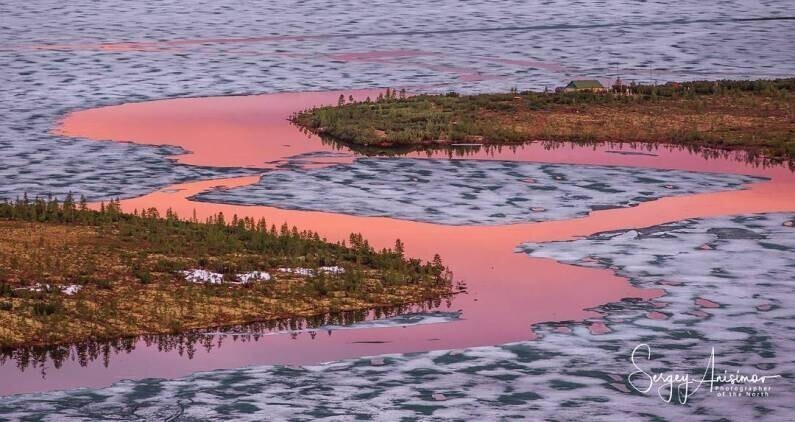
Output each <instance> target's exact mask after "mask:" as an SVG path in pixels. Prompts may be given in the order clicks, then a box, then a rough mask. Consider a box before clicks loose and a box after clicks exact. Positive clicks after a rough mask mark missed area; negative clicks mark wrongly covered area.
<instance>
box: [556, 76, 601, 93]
mask: <svg viewBox="0 0 795 422" xmlns="http://www.w3.org/2000/svg"><path fill="white" fill-rule="evenodd" d="M563 91H564V92H605V91H607V90H606V89H605V87H604V86H602V83H601V82H599V81H597V80H595V79H583V80H577V81H571V82H569V84H568V85H566V87H564V88H563Z"/></svg>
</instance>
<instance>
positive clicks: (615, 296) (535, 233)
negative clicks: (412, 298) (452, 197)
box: [0, 91, 795, 388]
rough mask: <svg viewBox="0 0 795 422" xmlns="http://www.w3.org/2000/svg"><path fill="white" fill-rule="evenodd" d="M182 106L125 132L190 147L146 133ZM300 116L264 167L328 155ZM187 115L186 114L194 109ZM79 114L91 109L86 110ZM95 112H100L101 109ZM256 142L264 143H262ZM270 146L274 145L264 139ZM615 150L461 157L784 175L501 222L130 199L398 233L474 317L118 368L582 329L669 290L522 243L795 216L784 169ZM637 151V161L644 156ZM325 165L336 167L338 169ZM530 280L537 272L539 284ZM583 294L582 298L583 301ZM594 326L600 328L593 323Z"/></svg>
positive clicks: (529, 149)
mask: <svg viewBox="0 0 795 422" xmlns="http://www.w3.org/2000/svg"><path fill="white" fill-rule="evenodd" d="M345 93H346V94H348V93H349V92H348V91H346V92H345ZM338 94H339V93H327V94H325V95H326V97H325V98H328V97H331V98H334V97H336V96H337V95H338ZM296 95H298V94H296ZM304 97H306V96H304ZM227 98H228V99H229V98H232V99H229V101H233V98H235V97H227ZM240 98H243V97H240ZM268 98H271V97H268V96H261V97H260V98H258V99H255V98H249V101H251V102H254V103H255V102H256V101H265V100H267V99H268ZM255 100H256V101H255ZM170 101H174V100H163V101H158V102H155V103H157V104H156V110H157V112H156V113H155V112H153V113H151V114H148V113H143V111H145V109H146V107H147V106H149V105H153V104H151V103H150V104H147V103H138V104H140V105H139V107H142V108H143V109H142V114H141V118H142V119H143V120H139V121H138V122H137V124H136V125H133V126H127V127H126V129H128V130H129V132H128V133H127V135H126V136H124V137H123V138H124V140H126V141H134V140H135V138H136V137H137V136H138V135H139V134H146V133H148V135H147V136H150V138H148V139H146V140H144V142H150V143H154V142H158V143H169V142H171V143H176V144H180V142H182V139H184V138H180V137H174V136H173V135H174V134H176V133H179V131H180V130H184V129H189V128H190V126H184V127H183V126H181V124H184V122H183V123H180V124H178V123H174V124H172V125H170V126H163V125H162V124H161V125H158V126H157V127H154V129H156V130H152V129H153V127H150V128H147V127H146V123H147V122H158V121H160V122H167V121H168V120H169V118H170V115H169V107H168V105H169V104H170V103H169V102H170ZM202 101H205V100H204V99H192V100H190V101H188V102H187V103H186V104H191V103H193V102H199V103H200V102H202ZM207 101H211V100H207ZM254 103H251V104H254ZM172 104H173V103H172ZM186 104H183V106H184V105H186ZM311 105H312V103H306V104H305V107H309V106H311ZM200 108H201V107H200ZM100 110H101V109H100ZM115 110H117V111H119V110H123V109H115ZM246 110H249V112H250V113H251V114H245V111H246ZM112 111H113V109H110V110H101V112H102V113H103V114H105V115H106V116H107V114H106V113H110V112H112ZM188 111H189V110H188ZM237 111H238V112H243V113H244V115H246V116H250V117H251V118H252V119H254V118H256V117H257V116H258V114H257V109H256V108H251V109H246V108H245V107H244V108H243V110H242V111H241V110H240V109H238V110H237ZM293 111H295V110H293V109H288V108H287V107H285V108H284V109H283V110H282V111H281V114H278V113H275V114H272V117H273V120H272V121H268V122H265V123H267V125H282V126H279V127H284V129H283V132H276V133H279V134H284V136H281V137H279V138H277V139H272V138H271V139H270V140H269V139H262V138H260V141H261V142H266V144H264V145H272V144H276V143H278V145H281V146H282V147H279V148H277V149H276V150H275V151H274V150H268V149H267V148H255V149H254V150H252V151H254V152H255V153H256V154H257V155H256V156H254V157H253V158H255V159H256V160H257V161H259V162H283V163H289V162H290V156H289V155H285V152H289V151H293V150H296V151H297V152H299V153H300V150H304V151H305V152H306V150H307V146H310V147H312V148H318V149H323V148H324V147H321V146H320V145H321V143H320V140H319V139H318V138H317V137H315V136H312V135H309V136H308V137H307V135H305V134H302V133H300V132H299V131H298V130H296V128H295V127H293V126H291V125H290V124H289V123H288V122H287V121H286V116H289V114H290V113H292V112H293ZM98 112H99V111H98ZM183 112H186V111H185V110H183ZM78 113H80V112H78ZM86 113H88V112H86ZM76 115H79V114H77V113H76ZM94 116H95V117H96V116H99V115H98V114H95V115H94ZM200 116H201V113H200ZM67 119H69V117H67ZM266 120H267V119H266ZM216 123H217V126H216V128H215V129H214V130H215V131H216V132H213V131H208V132H206V133H204V134H203V136H205V137H206V139H207V142H210V144H208V146H212V145H216V144H215V140H217V139H219V138H218V137H217V135H218V134H221V133H224V131H225V130H227V129H228V128H230V127H234V125H236V124H237V122H235V121H234V120H230V121H226V122H224V121H217V122H216ZM230 125H231V126H230ZM267 125H266V126H262V127H258V128H257V130H263V131H266V130H268V127H273V126H267ZM166 127H168V131H163V130H161V129H163V128H166ZM158 128H159V129H158ZM147 131H149V132H147ZM74 135H75V136H85V137H89V138H91V136H89V135H90V131H84V132H78V133H74ZM100 138H102V137H100ZM103 139H104V138H103ZM248 139H249V141H251V140H252V138H248ZM234 140H235V138H234V137H229V138H225V139H224V141H225V143H224V149H225V150H233V149H234V148H235V143H234ZM244 140H245V138H244ZM250 145H251V144H250ZM259 145H260V146H263V144H259ZM285 145H289V146H285ZM183 147H184V145H183ZM615 148H616V147H615V146H607V145H606V146H589V147H574V146H572V147H567V148H563V149H557V150H548V149H546V148H545V147H544V146H543V145H541V144H535V145H528V146H525V147H523V148H519V149H512V150H507V149H506V150H500V151H475V152H474V153H473V154H472V155H469V156H467V157H464V158H461V157H452V159H454V160H455V159H474V160H515V161H538V162H563V163H565V162H569V163H574V164H601V165H613V166H614V165H628V166H641V167H653V168H675V169H685V170H696V171H704V170H707V171H716V172H727V173H742V174H749V175H756V176H762V177H770V178H771V179H772V180H770V181H767V182H761V183H754V184H752V185H750V186H747V187H746V189H744V190H739V191H728V192H719V193H705V194H699V195H692V196H680V197H667V198H663V199H658V200H655V201H652V202H645V203H642V204H640V205H638V206H637V207H634V208H628V209H616V210H605V211H596V212H592V213H590V214H589V215H588V216H585V217H582V218H577V219H573V220H565V221H551V222H544V223H531V224H518V225H510V226H492V227H478V226H474V227H470V226H461V227H444V226H438V225H435V224H428V223H414V222H409V221H403V220H394V219H390V218H384V217H373V218H367V217H356V216H349V215H342V214H330V213H322V212H316V211H290V210H282V209H277V208H272V207H263V206H232V205H220V204H211V203H202V202H193V201H191V200H190V199H189V198H190V197H191V196H193V195H196V194H198V193H200V192H203V191H206V190H207V189H210V188H211V187H216V186H226V187H235V186H245V185H248V184H252V183H255V182H257V181H258V180H259V177H258V176H245V177H239V178H231V179H220V180H206V181H199V182H189V183H182V184H178V185H173V186H169V187H167V188H164V189H161V190H160V191H157V192H153V193H151V194H148V195H144V196H142V197H138V198H131V199H128V200H123V201H122V202H121V206H122V208H123V209H125V210H134V209H144V208H149V207H155V208H158V209H160V210H161V211H162V212H165V209H167V208H172V209H174V210H175V211H176V212H177V213H179V214H180V215H191V214H192V213H193V212H194V211H195V212H196V214H197V216H198V217H199V218H203V217H204V216H208V215H212V214H214V213H216V212H218V211H223V212H224V213H225V214H228V215H232V214H238V216H240V217H244V216H250V217H253V218H259V217H265V218H266V219H268V221H274V222H282V221H284V222H288V223H290V224H295V225H297V226H299V227H301V228H303V229H312V230H317V231H319V232H320V233H321V235H323V236H325V237H327V238H329V239H330V240H335V239H342V238H344V236H347V233H350V232H351V231H357V232H362V233H363V234H364V235H365V238H367V239H368V240H370V241H371V243H372V244H373V245H374V246H376V247H381V246H390V245H391V244H392V242H393V241H394V238H395V237H396V235H398V236H399V237H400V238H401V240H403V241H404V243H405V244H406V252H407V254H408V255H409V256H414V257H431V256H432V255H433V254H434V253H436V252H439V253H440V254H442V255H443V256H444V257H445V262H446V263H447V264H448V265H449V266H450V267H451V268H452V270H453V271H454V272H455V273H456V274H462V275H464V277H463V278H464V281H465V282H466V283H467V285H468V288H469V291H470V293H469V294H467V295H463V296H459V297H456V298H455V300H454V301H453V303H452V305H451V306H452V308H453V309H462V310H463V311H464V312H463V315H462V316H463V317H462V319H461V320H459V321H455V322H451V323H449V324H444V326H445V327H444V330H439V329H438V328H434V327H429V326H413V327H406V328H400V327H395V328H377V329H369V328H368V329H361V330H349V331H348V332H335V333H334V335H333V336H330V337H324V338H322V339H320V338H319V339H308V338H305V337H299V338H298V339H295V340H294V339H291V338H290V337H289V336H272V338H269V339H268V343H267V344H268V348H267V349H264V350H257V349H252V348H251V347H250V346H246V345H233V346H231V347H227V348H225V349H224V350H219V351H215V352H214V353H213V354H212V355H210V354H209V353H208V354H202V355H199V356H196V357H194V359H193V361H190V363H188V362H184V363H180V364H172V365H169V366H168V367H163V366H159V367H156V368H151V367H148V366H147V365H145V364H144V360H143V359H145V356H147V354H148V353H151V352H147V350H148V348H147V347H146V346H145V345H140V346H139V347H140V349H137V351H136V352H134V353H132V354H131V355H127V356H125V357H124V358H123V359H122V362H120V363H119V364H118V366H126V367H128V368H136V369H135V370H136V371H137V374H136V376H135V377H136V378H137V377H145V376H147V374H155V373H156V374H158V375H157V376H163V377H177V376H181V375H185V374H187V373H190V372H194V371H196V370H202V369H214V368H219V367H223V368H232V367H239V366H243V365H250V364H267V363H289V364H304V363H313V362H314V363H317V362H324V361H329V360H338V359H345V358H353V357H357V356H366V355H378V354H383V353H400V352H416V351H423V350H436V349H441V348H457V347H471V346H480V345H494V344H504V343H509V342H513V341H524V340H529V339H533V338H535V334H534V333H533V330H532V329H531V326H532V325H534V324H536V323H541V322H548V321H570V323H569V324H571V323H573V321H581V320H583V319H587V318H590V319H593V318H597V319H598V318H599V313H597V312H593V311H592V310H591V309H593V308H594V307H598V306H600V305H603V304H606V303H611V302H616V301H619V300H620V299H622V298H626V297H637V298H642V299H644V300H649V299H652V298H654V297H657V296H659V295H661V294H664V291H663V290H662V289H637V288H635V287H632V286H631V285H630V284H629V283H628V282H627V280H626V279H623V278H621V277H618V276H616V275H614V274H612V271H610V270H604V269H594V268H578V267H573V266H569V265H563V264H560V263H557V262H554V261H551V260H546V259H529V258H527V257H525V256H522V255H520V254H517V253H514V252H513V251H514V248H515V247H516V246H517V245H519V244H521V243H523V242H527V241H547V240H563V239H572V238H575V237H578V236H583V235H588V234H591V233H594V232H598V231H605V230H611V229H621V228H626V227H643V226H648V225H653V224H659V223H664V222H668V221H673V220H677V219H683V218H690V217H697V216H712V215H725V214H731V213H744V212H769V211H791V210H793V208H795V197H794V195H795V189H791V188H792V186H793V184H794V183H795V181H794V180H793V179H795V178H793V176H792V175H791V173H790V172H789V171H788V170H787V169H785V168H782V167H775V166H774V167H765V168H757V167H754V166H753V165H749V164H747V163H743V162H739V161H735V160H734V159H733V158H731V157H727V158H723V159H717V160H709V159H707V158H703V157H699V156H695V155H691V154H690V153H689V152H687V151H681V150H665V149H659V150H653V153H654V154H653V155H652V154H649V150H648V149H646V148H631V147H626V149H624V150H622V151H624V152H625V153H624V154H615V153H614V151H615ZM334 151H336V150H334ZM633 151H634V152H637V154H635V153H632V152H633ZM274 152H275V153H274ZM343 153H344V151H343ZM348 155H349V157H345V159H346V160H349V159H350V160H352V159H355V155H354V154H348ZM409 156H413V157H416V158H425V157H428V156H431V157H433V156H437V157H440V158H451V157H449V156H448V154H447V153H446V152H433V153H430V154H425V153H413V154H409ZM197 157H199V155H197ZM249 158H252V157H249ZM202 159H203V160H209V161H207V162H205V164H207V165H212V164H213V163H212V161H211V160H212V155H206V154H205V155H203V156H202ZM223 160H225V158H224V157H219V164H221V165H223V164H222V163H221V161H223ZM250 161H254V160H250ZM300 164H304V163H299V165H300ZM310 165H313V163H310ZM320 165H328V163H323V164H320ZM528 275H532V276H529V277H528ZM572 292H577V293H576V294H572ZM589 324H591V323H590V322H589ZM352 331H355V332H352ZM363 341H364V342H363ZM354 342H357V343H356V344H357V346H356V347H355V348H351V347H350V344H351V343H354ZM177 362H181V361H177ZM67 366H69V364H67ZM0 371H2V369H0ZM68 371H69V369H68V368H67V369H65V370H62V371H53V372H51V373H50V374H49V375H48V381H47V383H48V385H51V386H53V387H48V388H54V386H60V387H59V388H66V387H69V386H76V385H80V384H75V381H74V380H68V379H67V378H64V376H62V375H61V374H66V373H67V372H68ZM6 374H8V375H9V376H12V377H13V376H14V372H6ZM4 375H5V374H4ZM95 376H97V377H98V378H97V380H95V381H92V385H104V384H108V383H109V382H110V381H112V380H114V379H119V378H117V377H118V376H119V375H118V372H115V371H113V370H112V368H111V371H110V373H108V372H107V371H106V372H103V373H101V374H99V373H97V374H95ZM39 388H40V387H39Z"/></svg>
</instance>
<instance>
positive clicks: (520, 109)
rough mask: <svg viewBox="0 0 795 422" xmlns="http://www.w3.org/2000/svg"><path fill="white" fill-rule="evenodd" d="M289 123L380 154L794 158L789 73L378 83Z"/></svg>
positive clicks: (794, 86)
mask: <svg viewBox="0 0 795 422" xmlns="http://www.w3.org/2000/svg"><path fill="white" fill-rule="evenodd" d="M293 121H294V122H295V123H296V124H298V125H299V126H302V127H304V128H306V129H308V130H310V131H312V132H314V133H317V134H319V135H321V136H323V137H326V138H327V139H330V140H333V141H337V142H341V143H344V144H346V145H349V146H352V147H358V148H359V150H361V151H362V152H365V153H366V152H367V151H368V148H369V149H374V150H377V151H378V152H383V151H384V150H385V149H387V150H388V149H392V150H397V149H403V150H406V149H408V150H412V149H420V148H434V147H445V146H450V145H453V146H456V145H459V146H466V145H470V144H483V145H487V146H488V145H495V144H517V143H522V142H527V141H539V140H540V141H578V142H647V143H660V144H662V143H665V144H674V145H681V146H684V147H687V148H693V149H699V148H718V149H742V150H743V151H745V152H747V153H749V155H751V156H754V157H764V158H767V159H772V160H792V159H793V158H795V79H793V78H789V79H776V80H756V81H732V80H724V81H695V82H682V83H675V82H671V83H666V84H664V85H634V84H630V85H627V84H624V83H622V82H621V81H620V80H619V81H617V82H616V83H615V84H614V85H613V86H612V88H611V89H609V90H608V89H605V88H603V87H602V85H601V84H599V83H598V82H595V81H575V82H573V83H571V84H569V85H568V86H567V87H565V88H560V89H558V90H556V92H531V91H528V92H517V91H515V90H514V91H513V92H510V93H504V94H479V95H459V94H457V93H455V92H450V93H448V94H445V95H417V96H407V95H406V93H405V91H403V90H401V91H399V92H395V91H394V90H390V89H387V91H386V93H385V94H382V95H379V97H378V98H376V99H371V100H367V101H364V102H347V103H346V99H345V98H344V97H341V98H340V101H339V103H338V105H337V106H329V107H319V108H314V109H311V110H306V111H304V112H302V113H298V114H296V115H294V116H293Z"/></svg>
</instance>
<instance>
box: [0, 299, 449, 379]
mask: <svg viewBox="0 0 795 422" xmlns="http://www.w3.org/2000/svg"><path fill="white" fill-rule="evenodd" d="M443 306H444V307H446V308H449V307H450V306H451V302H450V297H440V298H435V299H429V300H426V301H424V302H421V303H412V304H406V305H399V306H387V307H379V308H373V309H366V310H351V311H341V312H332V313H326V314H321V315H316V316H312V317H301V318H286V319H280V320H272V321H261V322H256V323H252V324H245V325H235V326H229V327H216V328H209V329H200V330H191V331H187V332H184V333H179V334H147V335H141V336H133V337H122V338H115V339H110V340H87V341H82V342H79V343H73V344H66V345H58V346H50V347H40V346H29V347H20V348H13V349H0V365H5V364H6V362H14V363H15V364H16V367H17V368H18V369H19V370H20V371H25V370H26V369H28V368H39V369H40V370H41V375H42V378H46V377H47V369H48V368H49V365H50V364H51V365H52V367H53V368H55V369H60V368H61V367H62V366H63V364H64V362H66V361H67V360H71V361H74V362H77V363H78V364H79V365H80V366H81V367H86V366H88V364H89V363H91V362H94V361H101V362H102V365H103V366H104V367H105V368H107V367H109V366H110V361H111V359H112V358H113V357H114V356H115V355H119V354H129V353H132V352H133V351H134V350H135V349H136V347H137V346H144V347H146V348H152V347H153V346H155V347H156V348H157V351H158V352H164V353H176V354H177V355H178V356H180V357H185V358H187V359H193V358H194V356H195V354H196V352H197V351H198V350H204V351H205V352H208V353H209V352H211V351H213V350H216V349H220V348H221V346H223V344H224V342H227V341H232V342H236V343H237V342H240V343H246V342H258V341H260V340H261V339H262V337H263V336H270V335H279V334H284V335H289V336H290V337H291V338H292V339H294V340H295V339H297V337H298V336H299V335H304V334H305V335H306V336H309V337H310V338H311V339H313V340H314V339H315V337H316V336H317V335H318V333H321V332H322V333H325V335H328V336H331V335H332V333H333V332H334V331H336V330H345V329H357V328H374V327H390V326H407V325H417V324H436V323H444V322H451V321H455V320H457V319H458V318H459V317H460V314H459V313H458V312H442V311H439V309H441V308H442V307H443Z"/></svg>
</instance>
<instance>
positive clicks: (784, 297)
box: [0, 214, 795, 421]
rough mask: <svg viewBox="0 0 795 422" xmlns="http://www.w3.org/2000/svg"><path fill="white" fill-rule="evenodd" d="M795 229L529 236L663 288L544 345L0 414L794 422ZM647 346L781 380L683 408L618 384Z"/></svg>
mask: <svg viewBox="0 0 795 422" xmlns="http://www.w3.org/2000/svg"><path fill="white" fill-rule="evenodd" d="M793 222H795V215H793V214H767V215H744V216H735V217H722V218H712V219H703V220H686V221H681V222H676V223H671V224H665V225H661V226H655V227H649V228H644V229H638V230H622V231H616V232H610V233H600V234H596V235H593V236H590V237H588V238H584V239H580V240H575V241H570V242H552V243H545V244H525V245H522V246H521V250H522V251H524V252H526V253H528V254H530V255H531V256H538V257H552V258H555V259H560V260H562V261H564V262H568V263H571V264H573V265H582V266H590V267H602V268H611V269H613V270H614V271H616V272H618V273H619V274H621V275H624V276H627V277H629V278H630V279H631V281H632V282H633V283H634V284H636V285H639V286H643V287H656V288H660V287H663V288H665V289H666V291H667V294H666V295H665V296H663V297H661V298H658V299H656V300H654V301H649V302H644V301H640V300H633V299H626V300H623V301H621V302H618V303H612V304H608V305H605V306H602V307H599V308H597V309H595V310H596V311H598V312H600V313H602V315H603V316H602V317H600V318H593V319H591V320H588V321H586V322H585V323H584V324H580V323H569V322H559V323H549V324H541V325H538V326H536V327H535V329H536V331H537V332H538V333H539V334H540V336H541V339H540V340H539V341H530V342H521V343H514V344H507V345H503V346H493V347H476V348H468V349H463V350H448V351H433V352H428V353H411V354H405V355H385V356H379V357H374V358H362V359H352V360H345V361H339V362H334V363H330V364H325V365H313V366H304V367H283V366H258V367H249V368H240V369H232V370H219V371H212V372H203V373H197V374H193V375H191V376H188V377H185V378H180V379H175V380H160V379H148V380H140V381H122V382H120V383H117V384H115V385H113V386H112V387H109V388H102V389H80V390H73V391H61V392H51V393H42V394H28V395H18V396H11V397H5V398H2V399H0V415H3V416H5V417H9V418H20V417H23V416H31V415H34V414H35V415H47V417H46V418H49V419H51V420H64V419H69V418H71V419H80V418H97V419H103V418H107V417H109V416H113V417H126V418H141V419H146V418H153V419H154V418H156V419H168V418H172V417H181V418H183V419H191V418H197V419H214V418H233V419H239V420H259V419H299V420H304V419H320V418H329V419H334V420H336V419H343V420H346V419H351V418H357V417H358V418H379V419H383V420H398V419H400V418H408V419H421V420H449V419H462V420H472V419H479V420H496V419H508V418H517V419H537V420H540V419H555V420H572V419H580V420H605V421H607V420H616V419H619V418H625V419H629V420H649V419H666V420H716V419H728V420H752V419H760V420H787V419H788V418H789V417H790V416H787V415H792V412H793V410H795V408H794V407H793V405H792V401H791V397H792V391H793V388H795V382H794V381H793V380H794V378H793V377H795V362H793V359H792V356H795V338H793V337H792V336H791V335H790V333H792V332H793V330H795V323H793V321H795V283H793V274H795V228H793V224H794V223H793ZM704 245H708V246H709V247H708V248H704V247H702V246H704ZM583 282H584V283H586V282H587V280H584V281H583ZM600 324H602V325H604V326H605V327H608V328H609V329H608V330H605V331H599V330H597V332H600V333H602V334H599V335H594V334H593V333H592V331H593V330H589V328H592V327H593V326H595V325H600ZM528 328H529V327H528ZM641 342H643V343H648V344H649V345H650V346H651V347H652V350H653V353H654V356H653V364H652V365H651V366H652V367H653V368H654V370H656V371H688V372H689V373H691V374H693V375H694V376H696V375H699V374H701V373H702V372H703V368H704V366H705V365H706V361H707V357H708V355H709V349H710V348H711V347H714V348H715V352H716V369H717V370H718V371H720V370H722V369H726V370H728V371H730V372H731V371H734V370H741V371H742V372H744V373H753V372H755V373H759V374H781V375H783V376H784V378H781V379H776V380H772V381H771V382H770V383H769V384H768V385H770V386H771V388H772V389H771V392H770V396H769V397H739V398H736V397H735V398H720V397H716V396H715V395H714V394H710V393H709V392H708V391H702V392H699V393H697V394H695V395H693V396H691V397H690V400H689V403H688V404H687V405H678V404H666V403H664V402H662V401H661V400H660V398H658V397H656V396H654V395H644V394H641V393H639V392H637V391H634V390H633V389H632V388H631V386H630V385H629V384H628V383H627V381H626V377H627V375H628V374H629V373H630V372H631V371H633V370H634V368H632V366H631V364H630V362H629V354H630V352H631V350H632V349H633V348H634V347H635V346H636V345H637V344H638V343H641ZM647 369H649V368H647ZM46 418H45V419H46Z"/></svg>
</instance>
